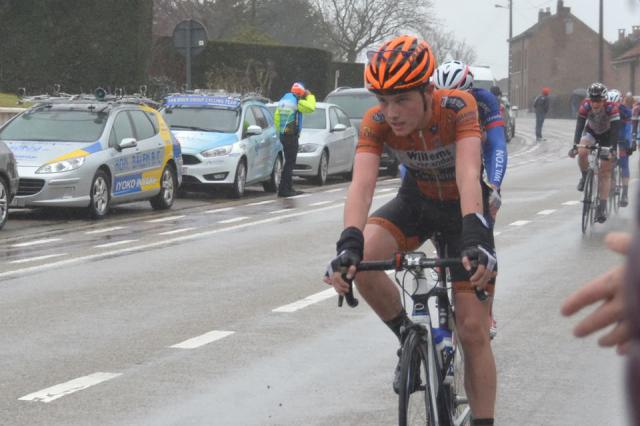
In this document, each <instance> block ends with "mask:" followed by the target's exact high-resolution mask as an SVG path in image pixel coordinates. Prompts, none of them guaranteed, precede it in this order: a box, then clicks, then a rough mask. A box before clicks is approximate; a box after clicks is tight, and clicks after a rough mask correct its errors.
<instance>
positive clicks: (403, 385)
mask: <svg viewBox="0 0 640 426" xmlns="http://www.w3.org/2000/svg"><path fill="white" fill-rule="evenodd" d="M427 338H428V336H427V335H426V331H425V332H424V333H421V332H417V331H412V332H410V333H409V334H408V335H407V337H406V338H405V341H404V345H402V354H401V355H400V382H399V387H400V389H399V391H400V392H399V405H398V423H399V425H400V426H407V425H439V424H440V421H439V418H438V411H437V401H436V398H437V388H438V378H437V372H436V368H437V367H436V364H435V360H434V359H433V357H432V356H430V355H431V354H429V352H428V349H427V342H426V339H427Z"/></svg>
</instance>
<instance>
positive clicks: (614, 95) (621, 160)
mask: <svg viewBox="0 0 640 426" xmlns="http://www.w3.org/2000/svg"><path fill="white" fill-rule="evenodd" d="M607 100H608V101H609V102H611V103H614V104H616V105H617V106H618V109H619V111H620V126H619V132H618V165H619V166H620V172H621V175H622V194H621V196H620V207H626V206H627V205H628V204H629V176H630V173H629V156H630V155H631V154H632V153H633V148H632V144H631V108H629V107H628V106H627V105H626V104H625V103H624V102H622V93H620V91H619V90H616V89H613V90H609V91H608V92H607Z"/></svg>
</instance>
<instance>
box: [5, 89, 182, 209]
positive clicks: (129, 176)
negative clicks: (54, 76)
mask: <svg viewBox="0 0 640 426" xmlns="http://www.w3.org/2000/svg"><path fill="white" fill-rule="evenodd" d="M38 102H39V103H38V104H37V105H35V106H34V107H32V108H30V109H28V110H27V111H25V112H23V113H22V114H19V115H17V116H15V117H14V118H13V119H12V120H10V121H9V122H7V123H5V124H4V125H3V126H2V127H0V140H2V141H3V142H5V143H6V144H7V145H8V146H9V148H10V149H11V151H12V152H13V153H14V155H15V157H16V160H17V163H18V174H19V176H20V179H19V184H18V192H17V195H16V196H15V197H14V199H13V201H12V202H11V206H12V207H49V206H51V207H87V208H88V210H89V213H90V215H91V216H92V217H93V218H96V219H99V218H102V217H104V216H105V215H106V214H107V213H108V211H109V207H110V206H111V205H113V204H116V203H124V202H132V201H140V200H150V202H151V205H152V207H153V208H154V209H158V210H161V209H168V208H170V207H171V206H172V204H173V202H174V200H175V196H176V192H177V189H178V186H179V185H180V183H181V181H182V174H181V170H182V156H181V149H180V144H179V143H178V142H177V140H176V139H175V137H174V136H173V135H172V134H171V132H170V131H169V127H168V126H167V124H166V123H165V121H164V119H163V118H162V115H161V114H160V113H159V112H158V111H157V110H155V109H154V108H152V107H150V106H148V103H150V102H145V100H141V99H136V98H127V99H123V98H120V99H117V98H114V97H108V98H105V97H104V96H101V97H99V98H97V99H96V98H94V99H91V98H89V97H86V96H84V97H83V96H76V97H69V98H53V99H50V100H47V98H44V99H39V100H38Z"/></svg>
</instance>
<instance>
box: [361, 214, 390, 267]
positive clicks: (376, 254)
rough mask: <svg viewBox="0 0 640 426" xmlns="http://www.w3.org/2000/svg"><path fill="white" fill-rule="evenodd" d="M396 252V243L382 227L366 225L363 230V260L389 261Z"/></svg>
mask: <svg viewBox="0 0 640 426" xmlns="http://www.w3.org/2000/svg"><path fill="white" fill-rule="evenodd" d="M397 251H398V243H397V241H396V239H395V237H394V236H393V234H392V233H391V232H389V231H388V230H387V229H385V228H384V227H383V226H380V225H378V224H374V223H368V224H367V225H366V226H365V228H364V260H382V259H389V258H391V257H392V256H393V254H394V253H395V252H397Z"/></svg>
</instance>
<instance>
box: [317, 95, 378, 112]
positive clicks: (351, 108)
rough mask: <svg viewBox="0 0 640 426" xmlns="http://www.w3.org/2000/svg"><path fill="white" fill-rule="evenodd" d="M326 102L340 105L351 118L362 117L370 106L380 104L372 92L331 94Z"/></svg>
mask: <svg viewBox="0 0 640 426" xmlns="http://www.w3.org/2000/svg"><path fill="white" fill-rule="evenodd" d="M325 102H329V103H332V104H336V105H338V106H339V107H340V108H342V109H343V110H344V112H346V113H347V115H348V116H349V118H362V117H364V114H365V112H367V110H368V109H369V108H371V107H374V106H376V105H378V99H377V98H376V97H375V96H374V95H373V94H371V93H362V94H350V95H348V94H343V95H329V96H327V99H325Z"/></svg>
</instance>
